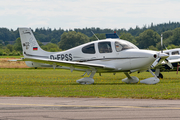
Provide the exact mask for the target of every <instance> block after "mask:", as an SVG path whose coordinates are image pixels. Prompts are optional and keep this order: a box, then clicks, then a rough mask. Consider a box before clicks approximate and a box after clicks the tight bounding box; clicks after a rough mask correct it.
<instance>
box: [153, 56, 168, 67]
mask: <svg viewBox="0 0 180 120" xmlns="http://www.w3.org/2000/svg"><path fill="white" fill-rule="evenodd" d="M168 57H169V55H167V54H165V53H159V55H158V58H157V59H156V60H155V61H154V62H153V64H152V65H151V68H154V67H156V66H158V65H159V64H161V63H162V62H163V61H164V60H165V59H166V58H168Z"/></svg>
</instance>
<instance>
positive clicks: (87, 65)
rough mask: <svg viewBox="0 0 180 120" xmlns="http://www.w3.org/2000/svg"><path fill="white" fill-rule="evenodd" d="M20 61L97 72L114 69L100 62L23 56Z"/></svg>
mask: <svg viewBox="0 0 180 120" xmlns="http://www.w3.org/2000/svg"><path fill="white" fill-rule="evenodd" d="M22 61H32V62H38V63H45V64H50V65H53V67H54V68H55V67H57V66H62V67H69V69H75V68H76V69H84V70H85V71H86V70H87V69H90V70H96V71H97V72H106V71H112V70H116V68H115V67H113V66H107V65H102V64H92V63H88V62H72V61H59V60H50V59H40V58H23V59H22Z"/></svg>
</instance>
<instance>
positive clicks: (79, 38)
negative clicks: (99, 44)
mask: <svg viewBox="0 0 180 120" xmlns="http://www.w3.org/2000/svg"><path fill="white" fill-rule="evenodd" d="M87 42H89V37H88V36H86V35H85V34H83V33H80V32H76V31H70V32H68V33H67V32H64V33H63V34H62V35H61V41H60V42H59V43H58V45H59V48H60V49H62V50H67V49H70V48H72V47H76V46H78V45H81V44H84V43H87Z"/></svg>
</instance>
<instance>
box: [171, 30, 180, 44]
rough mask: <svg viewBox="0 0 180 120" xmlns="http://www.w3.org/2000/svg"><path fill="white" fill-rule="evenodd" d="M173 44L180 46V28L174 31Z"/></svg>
mask: <svg viewBox="0 0 180 120" xmlns="http://www.w3.org/2000/svg"><path fill="white" fill-rule="evenodd" d="M172 44H174V45H180V28H176V29H174V31H173V38H172Z"/></svg>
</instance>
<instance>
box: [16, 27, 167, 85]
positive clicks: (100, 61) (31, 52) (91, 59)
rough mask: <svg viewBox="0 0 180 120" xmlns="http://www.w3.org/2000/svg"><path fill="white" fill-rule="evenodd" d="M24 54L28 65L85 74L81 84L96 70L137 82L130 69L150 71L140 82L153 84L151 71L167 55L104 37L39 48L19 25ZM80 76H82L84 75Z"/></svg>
mask: <svg viewBox="0 0 180 120" xmlns="http://www.w3.org/2000/svg"><path fill="white" fill-rule="evenodd" d="M19 33H20V38H21V43H22V48H23V55H24V58H22V59H21V60H22V61H25V63H26V64H27V66H29V67H35V68H37V67H53V68H62V69H70V70H71V72H72V71H73V70H77V71H84V75H85V74H88V75H89V77H84V78H81V79H79V80H77V81H76V82H77V83H80V84H93V83H94V79H93V76H94V75H95V73H99V74H100V75H101V73H114V74H115V73H117V72H124V74H125V75H126V76H127V78H125V79H123V80H122V81H123V82H125V83H138V81H139V79H138V78H137V77H135V76H130V75H129V74H130V73H132V72H138V73H140V72H143V71H146V70H149V72H150V73H151V74H152V75H153V77H151V78H147V79H144V80H141V81H140V83H145V84H156V83H158V82H159V78H158V77H157V76H156V75H155V74H154V73H153V72H152V71H151V68H154V67H156V66H158V65H160V64H161V63H162V62H163V61H164V60H165V59H166V58H167V57H168V55H167V54H165V53H160V52H157V51H150V50H140V49H139V48H138V47H136V46H135V45H134V44H132V43H130V42H128V41H125V40H121V39H119V38H117V39H111V38H108V39H104V40H98V41H93V42H89V43H86V44H83V45H80V46H77V47H74V48H71V49H69V50H66V51H61V52H47V51H44V50H42V49H41V48H40V46H39V45H38V43H37V41H36V39H35V37H34V35H33V33H32V31H31V29H29V28H19ZM84 75H83V76H84Z"/></svg>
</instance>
